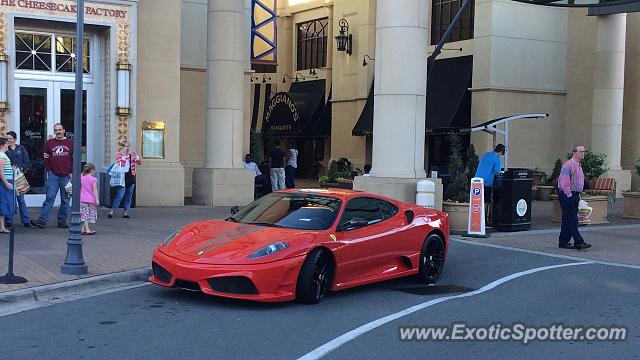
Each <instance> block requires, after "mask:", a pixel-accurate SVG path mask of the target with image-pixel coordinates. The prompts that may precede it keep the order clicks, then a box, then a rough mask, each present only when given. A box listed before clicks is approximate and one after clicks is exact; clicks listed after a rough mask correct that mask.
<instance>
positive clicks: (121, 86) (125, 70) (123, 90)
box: [116, 63, 131, 116]
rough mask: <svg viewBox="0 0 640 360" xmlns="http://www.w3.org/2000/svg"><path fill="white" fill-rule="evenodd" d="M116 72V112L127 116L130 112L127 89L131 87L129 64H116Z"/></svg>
mask: <svg viewBox="0 0 640 360" xmlns="http://www.w3.org/2000/svg"><path fill="white" fill-rule="evenodd" d="M116 71H117V72H118V105H117V106H116V114H118V115H121V116H127V115H129V114H130V113H131V108H130V106H129V91H130V88H131V85H130V81H131V64H127V63H118V64H116Z"/></svg>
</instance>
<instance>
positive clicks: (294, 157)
mask: <svg viewBox="0 0 640 360" xmlns="http://www.w3.org/2000/svg"><path fill="white" fill-rule="evenodd" d="M297 170H298V148H297V146H296V142H295V141H293V140H291V141H290V142H289V152H288V153H287V167H286V168H285V169H284V176H285V179H284V184H285V186H286V187H287V189H292V188H295V187H296V182H295V178H296V171H297Z"/></svg>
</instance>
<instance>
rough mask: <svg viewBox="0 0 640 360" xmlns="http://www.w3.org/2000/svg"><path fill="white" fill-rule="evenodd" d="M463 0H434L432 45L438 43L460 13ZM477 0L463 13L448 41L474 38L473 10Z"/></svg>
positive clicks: (472, 1)
mask: <svg viewBox="0 0 640 360" xmlns="http://www.w3.org/2000/svg"><path fill="white" fill-rule="evenodd" d="M462 3H463V0H433V5H432V8H431V45H435V44H437V43H438V42H439V41H440V39H441V38H442V36H443V35H444V33H445V32H446V31H447V28H449V25H450V24H451V21H452V20H453V18H454V17H455V16H456V14H457V13H458V10H459V9H460V6H461V5H462ZM474 4H475V1H474V0H471V3H470V4H469V7H468V8H467V9H466V10H465V11H464V13H463V14H462V18H460V22H459V23H458V24H457V25H456V26H455V27H454V28H453V32H452V33H451V37H450V38H449V40H447V42H453V41H460V40H467V39H473V18H474V17H473V12H474V11H475V10H474Z"/></svg>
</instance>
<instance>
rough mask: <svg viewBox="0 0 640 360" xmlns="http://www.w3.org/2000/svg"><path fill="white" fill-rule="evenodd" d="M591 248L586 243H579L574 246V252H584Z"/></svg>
mask: <svg viewBox="0 0 640 360" xmlns="http://www.w3.org/2000/svg"><path fill="white" fill-rule="evenodd" d="M590 247H591V244H587V243H586V242H581V243H579V244H576V250H585V249H588V248H590Z"/></svg>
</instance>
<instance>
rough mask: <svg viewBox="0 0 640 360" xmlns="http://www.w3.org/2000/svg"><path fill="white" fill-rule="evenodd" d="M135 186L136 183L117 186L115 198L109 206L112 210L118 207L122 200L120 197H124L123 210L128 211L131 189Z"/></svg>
mask: <svg viewBox="0 0 640 360" xmlns="http://www.w3.org/2000/svg"><path fill="white" fill-rule="evenodd" d="M135 187H136V184H131V185H129V186H128V187H124V186H121V187H119V188H118V192H117V193H116V198H115V199H114V200H113V206H111V208H112V209H113V210H115V209H117V208H119V207H120V203H121V202H122V198H123V197H124V212H127V211H129V208H130V207H131V199H133V189H134V188H135ZM125 193H126V194H125Z"/></svg>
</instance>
